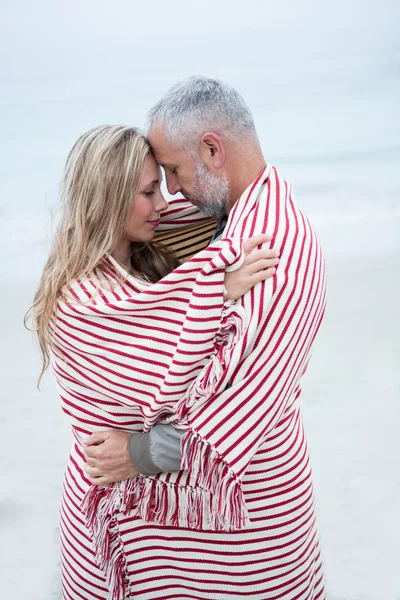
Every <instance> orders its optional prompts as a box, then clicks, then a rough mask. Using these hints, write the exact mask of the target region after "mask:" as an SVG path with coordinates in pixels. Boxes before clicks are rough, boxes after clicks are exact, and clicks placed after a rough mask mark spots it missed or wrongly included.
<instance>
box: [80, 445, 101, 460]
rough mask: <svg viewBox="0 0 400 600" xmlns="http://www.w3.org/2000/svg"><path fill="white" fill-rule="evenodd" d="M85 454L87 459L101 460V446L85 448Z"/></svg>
mask: <svg viewBox="0 0 400 600" xmlns="http://www.w3.org/2000/svg"><path fill="white" fill-rule="evenodd" d="M83 453H84V455H85V456H86V458H87V459H90V458H91V459H99V458H100V456H99V455H100V448H99V446H98V445H97V446H84V447H83Z"/></svg>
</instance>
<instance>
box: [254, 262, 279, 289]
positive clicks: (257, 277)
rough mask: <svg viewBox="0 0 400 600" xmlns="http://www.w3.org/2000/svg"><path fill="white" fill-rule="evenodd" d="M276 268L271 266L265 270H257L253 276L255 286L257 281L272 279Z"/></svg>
mask: <svg viewBox="0 0 400 600" xmlns="http://www.w3.org/2000/svg"><path fill="white" fill-rule="evenodd" d="M275 273H276V269H275V267H270V268H269V269H264V271H257V273H254V275H252V276H251V281H252V285H253V286H254V285H255V284H256V283H259V282H260V281H266V280H267V279H270V278H271V277H272V276H273V275H275Z"/></svg>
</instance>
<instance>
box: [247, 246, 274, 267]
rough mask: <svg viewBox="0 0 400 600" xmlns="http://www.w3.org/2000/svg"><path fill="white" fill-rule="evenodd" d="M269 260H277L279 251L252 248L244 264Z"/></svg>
mask: <svg viewBox="0 0 400 600" xmlns="http://www.w3.org/2000/svg"><path fill="white" fill-rule="evenodd" d="M270 258H279V250H275V248H265V249H264V248H262V249H261V250H258V249H257V248H254V249H253V250H252V251H251V252H249V254H247V256H246V258H245V260H244V262H245V264H247V265H250V264H251V263H253V262H255V261H257V260H263V259H270Z"/></svg>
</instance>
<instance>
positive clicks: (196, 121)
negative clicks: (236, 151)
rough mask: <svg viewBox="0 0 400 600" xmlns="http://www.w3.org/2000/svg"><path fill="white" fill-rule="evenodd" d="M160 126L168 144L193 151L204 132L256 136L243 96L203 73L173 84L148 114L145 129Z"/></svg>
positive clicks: (233, 136)
mask: <svg viewBox="0 0 400 600" xmlns="http://www.w3.org/2000/svg"><path fill="white" fill-rule="evenodd" d="M155 126H161V127H162V128H163V130H164V135H165V138H166V140H167V141H168V143H170V144H171V145H173V146H181V147H184V148H185V149H186V150H188V151H190V152H193V151H194V150H195V148H196V146H197V144H198V143H199V141H200V138H201V136H202V135H203V134H204V133H206V132H207V131H212V132H213V133H217V134H218V135H221V136H225V137H227V138H228V139H230V140H232V141H239V140H240V141H241V142H243V141H244V140H243V138H245V139H249V138H254V139H257V134H256V130H255V126H254V121H253V117H252V114H251V112H250V109H249V107H248V106H247V104H246V103H245V101H244V100H243V98H242V97H241V96H240V94H238V92H237V91H236V90H234V89H233V88H232V87H231V86H230V85H227V84H226V83H223V82H222V81H219V80H218V79H210V78H209V77H204V76H202V75H194V76H192V77H189V78H188V79H185V80H184V81H181V82H179V83H176V84H175V85H174V86H172V88H171V89H170V90H169V91H168V92H167V93H166V94H165V96H164V97H163V98H161V100H159V101H158V102H157V104H156V105H155V106H153V108H152V109H151V110H150V111H149V113H148V132H149V133H151V130H152V129H153V128H154V127H155Z"/></svg>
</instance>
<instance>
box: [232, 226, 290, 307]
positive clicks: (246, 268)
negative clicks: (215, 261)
mask: <svg viewBox="0 0 400 600" xmlns="http://www.w3.org/2000/svg"><path fill="white" fill-rule="evenodd" d="M270 240H271V236H270V235H268V234H266V233H262V234H259V235H254V236H253V237H251V238H249V239H248V240H246V241H245V242H244V244H243V250H244V253H245V259H244V261H243V264H242V265H241V267H239V269H236V271H229V272H226V273H225V282H224V284H225V289H226V292H227V293H226V294H225V296H224V298H225V300H237V299H238V298H240V297H241V296H243V295H244V294H246V292H248V291H249V290H250V289H251V288H252V287H254V286H255V285H256V283H259V282H260V281H265V280H266V279H269V278H270V277H272V275H274V273H275V270H276V269H275V267H276V265H277V264H278V263H279V258H278V256H279V253H278V251H277V250H273V249H272V250H270V249H267V248H265V249H264V248H263V249H261V250H257V246H259V245H260V244H265V243H266V242H269V241H270Z"/></svg>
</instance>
